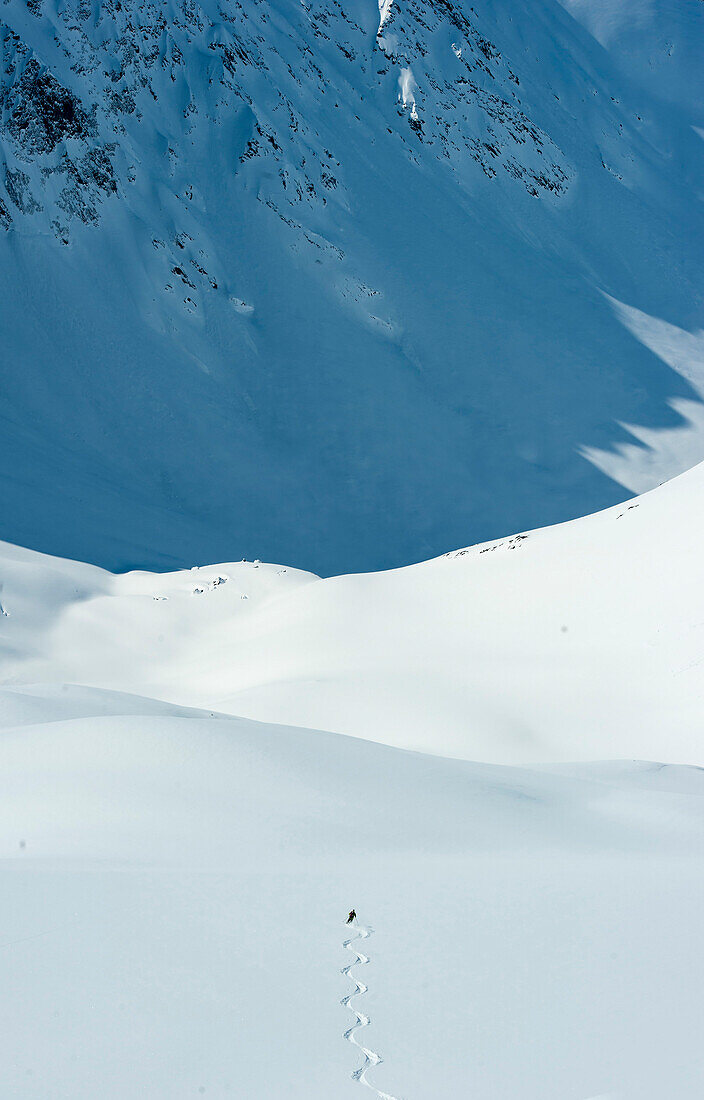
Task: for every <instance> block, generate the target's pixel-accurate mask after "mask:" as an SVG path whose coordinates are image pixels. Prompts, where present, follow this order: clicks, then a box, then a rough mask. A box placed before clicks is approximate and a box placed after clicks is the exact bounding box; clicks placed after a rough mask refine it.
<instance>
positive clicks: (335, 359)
mask: <svg viewBox="0 0 704 1100" xmlns="http://www.w3.org/2000/svg"><path fill="white" fill-rule="evenodd" d="M697 9H698V5H696V4H694V3H690V4H684V5H682V4H678V5H677V14H676V16H675V15H673V12H674V5H672V4H670V3H668V4H664V3H663V4H661V5H659V6H658V5H656V6H654V7H653V6H649V7H648V9H647V10H645V9H644V12H643V13H641V16H642V17H641V18H640V22H639V24H638V27H639V28H640V29H639V34H640V36H641V37H640V38H637V37H636V45H635V46H634V47H633V48H632V49H630V50H626V49H625V47H623V41H624V38H627V34H626V32H625V31H624V30H623V27H622V25H619V26H620V30H619V27H617V26H616V24H615V21H614V20H615V15H614V13H615V14H616V15H617V14H618V13H619V12H620V7H619V5H618V4H615V3H614V4H612V5H611V7H610V8H608V10H607V7H606V6H605V4H603V3H602V5H601V8H599V10H598V11H596V14H595V9H592V8H590V7H588V6H587V5H585V4H583V3H579V4H578V3H576V2H575V3H572V4H570V5H569V6H568V7H562V6H560V5H559V4H558V3H557V2H556V0H530V2H529V3H526V4H522V5H514V4H511V3H509V0H497V2H494V3H481V4H480V3H477V4H476V5H474V6H470V5H469V4H468V3H466V2H464V3H452V2H451V0H380V3H379V5H378V6H377V4H376V3H375V0H351V2H350V3H346V4H344V5H342V4H340V3H337V2H336V0H325V2H321V3H302V2H298V0H261V2H255V0H246V2H245V0H243V2H242V3H233V2H231V0H221V2H217V0H204V2H203V3H201V4H198V3H194V2H192V0H185V2H177V0H165V2H163V3H149V4H145V3H137V2H136V0H128V2H122V0H115V2H109V3H93V4H87V3H85V2H83V0H81V2H79V3H74V2H65V3H59V2H57V0H44V2H42V0H33V2H31V3H28V4H27V3H24V2H22V0H5V3H4V5H2V6H0V20H1V21H2V23H1V25H0V34H1V38H2V71H1V72H0V290H1V293H2V303H3V304H2V310H1V317H0V340H1V341H2V343H1V346H2V375H3V388H2V397H1V400H2V417H3V431H2V434H1V436H0V456H1V460H2V467H3V473H4V477H3V481H2V487H1V490H0V492H1V493H2V498H1V504H2V508H1V512H0V514H1V515H2V524H1V526H0V534H2V536H3V537H4V538H7V539H11V540H12V541H15V542H22V543H25V544H27V545H30V546H33V547H35V548H37V549H41V550H45V551H49V552H52V553H57V554H62V555H67V556H71V557H77V558H81V559H83V560H86V559H88V560H92V561H93V562H96V563H98V564H101V565H106V566H109V567H111V568H124V567H126V566H134V565H143V566H151V567H158V566H161V565H164V564H166V563H175V564H179V565H182V564H190V563H191V562H192V561H194V560H210V561H212V560H230V559H232V558H234V557H236V556H240V555H247V556H249V557H254V556H255V555H256V556H260V557H266V558H268V559H270V560H285V561H290V562H292V563H294V564H296V565H300V566H303V567H306V568H310V569H314V570H316V571H317V572H323V573H330V572H340V571H344V570H354V569H368V568H376V567H382V566H388V565H394V564H399V563H402V562H406V561H409V560H412V559H417V558H421V557H427V556H430V555H431V554H433V553H438V552H441V551H444V550H448V549H450V548H452V547H454V546H457V545H466V544H467V543H469V542H471V541H476V540H479V539H484V538H489V537H492V536H493V535H495V534H499V533H502V532H503V531H504V530H507V529H514V530H515V529H518V528H521V527H529V526H535V525H536V524H541V523H547V522H552V521H555V520H558V519H564V518H569V517H570V516H572V515H575V514H578V513H580V512H585V511H588V510H592V509H595V508H597V507H600V506H604V505H608V504H610V503H613V502H614V501H616V500H618V499H622V498H623V497H624V496H626V495H627V493H628V492H629V491H631V490H642V489H645V488H648V487H650V486H651V485H653V484H656V483H657V482H658V481H660V480H662V479H663V478H664V477H666V476H670V475H671V474H674V473H676V472H678V471H679V470H680V469H683V468H684V467H685V466H687V465H690V464H692V463H693V462H694V461H696V460H697V459H699V458H700V457H701V456H702V455H704V405H702V402H701V397H702V395H704V366H703V365H702V363H703V361H704V356H703V355H702V344H701V338H698V337H697V335H696V330H697V327H698V325H699V324H700V323H701V321H700V318H701V292H700V289H699V285H698V282H697V279H698V272H697V263H698V260H699V258H700V255H701V245H702V239H703V237H704V233H702V214H701V202H700V196H699V193H698V187H699V186H700V185H699V183H698V180H699V179H700V174H699V172H700V168H701V157H702V152H703V151H704V147H703V146H702V141H701V136H700V135H699V133H698V132H697V130H696V127H697V126H702V125H704V120H702V118H701V116H700V115H698V114H697V111H698V110H699V105H698V102H697V100H696V97H695V96H694V95H692V97H691V107H690V106H689V100H688V99H687V95H686V90H685V91H683V90H682V88H681V87H680V85H678V84H677V81H676V80H675V81H674V83H673V81H669V80H667V79H665V78H664V77H663V75H662V73H663V72H665V73H667V72H668V71H672V72H673V73H675V74H676V75H677V77H678V79H680V80H681V79H682V73H689V72H691V73H695V72H696V69H695V68H694V66H693V65H691V66H690V63H689V62H688V61H687V58H686V57H685V58H684V60H683V59H682V52H683V51H682V50H679V51H678V50H676V49H674V45H673V43H676V44H677V45H678V46H679V45H682V46H683V48H684V51H685V52H686V49H687V45H686V44H687V43H689V48H690V49H691V50H692V51H694V50H695V49H696V43H697V42H701V17H700V14H699V11H698V10H697ZM585 10H586V15H585ZM605 11H606V14H607V15H608V14H609V12H610V13H611V15H612V16H613V18H611V19H610V20H609V19H606V21H605V16H604V12H605ZM597 16H599V19H597ZM673 19H676V25H675V24H673V23H672V20H673ZM648 20H649V22H648ZM671 26H672V27H673V32H672V36H671V39H668V37H667V32H668V28H670V27H671ZM604 27H606V30H604ZM614 28H615V29H614ZM607 32H608V33H607ZM617 32H618V33H617ZM675 32H676V34H675ZM609 35H610V36H611V37H609ZM661 35H662V38H661V37H660V36H661ZM677 36H679V37H677ZM641 40H642V41H641ZM643 43H644V44H643ZM653 59H656V60H657V62H658V64H659V65H660V68H659V69H658V70H657V79H655V78H653V77H652V73H653V71H654V62H653ZM668 65H669V66H670V69H668ZM674 86H676V87H677V89H678V91H677V92H676V93H675V92H673V90H672V89H673V87H674Z"/></svg>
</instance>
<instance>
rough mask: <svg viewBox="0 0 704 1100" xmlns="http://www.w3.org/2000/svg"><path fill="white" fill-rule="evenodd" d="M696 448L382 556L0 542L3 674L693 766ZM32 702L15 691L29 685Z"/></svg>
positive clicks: (703, 700)
mask: <svg viewBox="0 0 704 1100" xmlns="http://www.w3.org/2000/svg"><path fill="white" fill-rule="evenodd" d="M703 492H704V465H703V466H699V467H697V468H695V469H694V470H691V471H689V472H688V473H687V474H684V475H682V476H681V477H679V478H676V479H675V480H673V481H671V482H668V483H667V484H666V485H664V486H662V487H661V488H659V489H656V490H654V491H652V492H650V493H647V494H645V495H644V496H642V497H639V498H638V499H636V500H633V501H631V502H630V503H627V504H624V505H621V506H619V507H617V508H613V509H610V510H608V511H606V512H601V513H597V514H595V515H593V516H588V517H586V518H584V519H581V520H577V521H574V522H571V523H566V524H562V525H560V526H557V527H551V528H546V529H543V530H539V531H532V532H526V533H523V534H519V535H515V536H513V537H507V538H504V539H499V540H497V541H496V542H494V543H487V544H484V545H480V546H475V547H471V548H470V549H468V550H462V551H458V552H455V553H451V554H447V555H445V556H444V557H442V558H437V559H435V560H434V561H429V562H425V563H423V564H422V565H417V566H413V567H410V568H405V569H398V570H393V571H391V572H387V573H376V574H355V575H349V576H343V577H334V578H329V579H325V580H320V579H318V578H316V577H314V576H313V575H312V574H308V573H302V572H300V571H298V570H293V569H286V568H284V567H281V566H274V565H264V564H260V563H258V562H241V563H238V564H228V565H217V566H208V567H205V568H194V569H192V570H189V571H183V572H179V573H170V574H149V573H128V574H125V575H118V576H114V575H112V574H110V573H107V572H104V571H103V570H100V569H96V568H95V567H91V566H84V565H79V564H76V563H69V562H63V561H59V560H57V559H50V558H46V557H43V556H41V555H38V554H34V553H30V552H29V551H23V550H16V549H14V548H9V547H7V548H5V550H4V551H3V557H2V571H3V590H2V593H0V598H1V599H2V603H3V607H4V608H5V610H6V612H7V617H5V618H4V619H3V620H2V624H3V627H4V629H3V634H4V637H5V638H6V649H5V657H4V661H3V667H4V680H5V682H6V683H8V684H13V683H17V684H41V683H48V684H55V683H69V684H70V683H73V684H83V685H85V686H91V687H94V688H101V689H107V690H109V691H118V692H128V693H133V694H137V695H142V696H147V697H149V698H155V699H161V700H164V701H166V702H169V703H174V704H177V705H180V706H189V707H197V708H205V709H207V710H215V711H218V712H221V713H222V712H225V713H231V714H236V715H239V716H244V717H249V718H254V719H258V720H263V721H266V722H276V723H283V724H287V725H296V726H304V727H314V728H319V729H323V730H328V731H334V732H339V733H346V734H353V735H355V736H357V737H364V738H369V739H372V740H375V741H380V742H384V743H386V744H389V745H397V746H399V747H402V748H412V749H417V750H421V751H424V752H430V753H436V754H437V753H440V754H443V755H447V756H456V757H461V758H464V759H468V760H485V761H492V762H495V763H511V764H515V763H527V762H536V761H538V762H543V761H546V760H548V761H574V760H600V759H615V758H618V759H620V758H638V759H643V758H644V759H652V760H659V761H664V762H672V763H677V764H695V765H704V743H703V742H702V715H703V714H704V558H703V557H702V554H701V531H702V525H701V519H700V514H699V513H700V509H699V505H698V501H699V499H700V497H701V495H702V493H703ZM33 706H36V704H33Z"/></svg>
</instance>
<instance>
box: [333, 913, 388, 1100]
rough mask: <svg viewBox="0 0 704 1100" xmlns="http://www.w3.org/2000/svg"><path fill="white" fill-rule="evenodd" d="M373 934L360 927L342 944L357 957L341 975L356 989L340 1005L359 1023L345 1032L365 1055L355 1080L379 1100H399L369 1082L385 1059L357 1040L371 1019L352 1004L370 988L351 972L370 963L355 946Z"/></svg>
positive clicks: (343, 969)
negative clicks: (357, 941)
mask: <svg viewBox="0 0 704 1100" xmlns="http://www.w3.org/2000/svg"><path fill="white" fill-rule="evenodd" d="M373 932H374V929H373V928H371V927H370V926H369V925H367V926H365V925H363V924H362V925H359V926H358V931H357V934H356V935H355V936H352V938H351V939H349V940H345V941H344V942H343V944H342V946H343V947H344V948H345V950H347V951H351V952H352V954H353V955H354V956H355V960H354V962H351V963H350V964H349V966H343V968H342V970H341V971H340V973H341V974H345V975H347V977H348V978H349V979H350V981H352V982H354V984H355V987H356V988H355V990H354V993H348V995H347V996H346V997H343V998H342V1000H341V1001H340V1004H341V1005H344V1006H345V1008H349V1010H350V1012H353V1013H354V1015H355V1016H356V1017H357V1022H356V1023H354V1024H352V1027H350V1028H348V1029H347V1031H346V1032H345V1039H347V1041H348V1042H349V1043H352V1045H353V1046H356V1047H357V1049H358V1050H359V1051H361V1053H362V1054H363V1055H364V1062H363V1063H362V1065H361V1066H360V1067H359V1069H356V1070H355V1071H354V1073H353V1074H352V1077H353V1079H354V1080H355V1081H359V1083H360V1085H364V1086H365V1087H366V1088H368V1089H371V1090H372V1092H374V1093H376V1096H377V1098H378V1100H397V1098H396V1097H395V1096H391V1094H390V1093H388V1092H380V1091H379V1089H377V1088H375V1087H374V1085H372V1083H371V1082H370V1081H368V1080H367V1072H368V1071H369V1070H370V1069H372V1068H373V1067H374V1066H378V1065H379V1064H380V1063H381V1062H382V1061H383V1058H382V1057H381V1055H380V1054H377V1052H376V1051H375V1050H370V1049H369V1047H365V1046H363V1045H362V1043H360V1042H359V1040H358V1039H357V1032H358V1031H359V1030H361V1028H363V1027H368V1026H369V1017H368V1016H365V1015H364V1013H363V1012H360V1011H359V1010H358V1009H356V1008H355V1007H354V1005H353V1004H352V1003H351V1002H352V1000H353V999H354V998H355V997H361V996H363V995H364V994H365V993H366V992H367V989H368V986H366V985H365V984H364V982H360V981H359V979H358V978H355V977H354V976H353V975H352V973H351V971H352V969H353V968H354V967H355V966H366V964H367V963H368V962H369V957H368V956H367V955H364V954H363V953H362V952H361V951H357V949H356V947H354V946H353V945H354V942H355V940H368V939H369V937H370V936H371V935H372V933H373Z"/></svg>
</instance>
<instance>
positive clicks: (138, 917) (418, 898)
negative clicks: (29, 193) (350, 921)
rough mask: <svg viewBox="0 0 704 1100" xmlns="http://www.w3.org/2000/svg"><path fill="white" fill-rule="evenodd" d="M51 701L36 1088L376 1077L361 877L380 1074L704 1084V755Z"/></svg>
mask: <svg viewBox="0 0 704 1100" xmlns="http://www.w3.org/2000/svg"><path fill="white" fill-rule="evenodd" d="M39 705H40V706H41V707H47V706H48V703H47V699H46V697H45V698H44V699H43V700H41V701H40V704H39ZM33 714H34V717H33V722H32V723H31V724H24V725H21V726H19V727H17V726H14V725H11V726H9V727H8V728H5V729H3V731H2V737H1V738H0V885H1V886H2V894H3V913H2V920H1V926H2V928H1V935H0V953H1V957H2V967H3V985H4V997H3V999H2V1005H3V1011H2V1051H3V1083H2V1095H3V1098H6V1100H47V1097H50V1096H51V1097H70V1098H71V1100H94V1098H95V1096H96V1095H100V1096H102V1097H105V1100H125V1097H128V1096H129V1097H134V1098H135V1100H187V1098H190V1097H196V1098H197V1097H201V1096H205V1097H211V1098H212V1100H231V1098H238V1100H239V1098H241V1097H272V1098H276V1100H279V1098H284V1097H285V1098H286V1100H324V1098H329V1097H331V1096H334V1097H339V1098H340V1100H354V1097H357V1098H358V1100H361V1097H362V1096H374V1095H375V1093H374V1091H373V1090H372V1091H371V1092H370V1091H369V1090H368V1089H364V1088H363V1087H362V1086H361V1085H360V1084H359V1083H358V1082H357V1081H355V1080H353V1078H352V1073H353V1072H354V1071H355V1070H356V1069H357V1068H358V1067H359V1066H360V1065H361V1064H362V1058H361V1056H360V1055H359V1053H358V1052H357V1051H355V1049H354V1048H353V1047H352V1046H351V1044H350V1043H349V1042H345V1039H344V1033H345V1031H346V1029H347V1028H349V1027H350V1025H351V1024H352V1022H353V1017H352V1015H351V1013H350V1011H349V1009H348V1008H345V1007H343V1006H341V1004H340V1001H341V999H342V998H343V997H345V996H346V995H347V994H348V993H349V992H350V991H351V990H352V988H353V986H352V984H351V982H350V979H349V978H348V977H346V976H345V975H343V974H341V973H340V971H341V969H342V968H343V967H344V966H345V964H346V963H349V961H350V957H349V954H348V953H347V952H345V951H344V950H343V949H342V942H343V940H344V939H345V938H347V936H349V934H350V933H349V932H348V931H347V930H346V929H345V925H344V919H345V917H346V915H347V912H348V910H349V909H350V908H351V907H352V906H355V907H356V909H357V913H358V915H359V917H360V919H361V921H363V922H365V923H369V924H371V925H372V927H373V928H374V929H375V932H374V935H373V937H371V938H370V939H368V940H367V941H365V945H364V948H363V950H364V952H365V953H366V954H367V955H368V957H369V958H370V963H369V965H368V966H365V967H364V970H363V972H362V973H360V972H359V970H358V971H357V974H358V976H359V978H360V980H363V981H364V983H365V984H366V985H367V986H368V992H367V993H366V994H364V998H363V1000H362V999H360V998H358V999H357V1001H356V1004H357V1007H358V1008H359V1010H360V1011H363V1012H364V1013H365V1014H366V1015H367V1016H368V1017H369V1018H370V1021H371V1022H370V1024H369V1026H368V1028H365V1030H364V1033H363V1036H360V1038H361V1039H363V1041H364V1044H365V1045H366V1046H368V1047H369V1048H370V1049H373V1050H374V1051H376V1052H378V1053H379V1054H380V1055H381V1057H382V1058H383V1063H382V1064H381V1065H378V1066H377V1067H375V1068H374V1069H373V1070H372V1071H371V1072H370V1073H369V1083H370V1084H371V1085H372V1086H373V1088H378V1089H380V1090H383V1092H384V1093H385V1094H387V1095H388V1096H391V1097H393V1098H396V1100H401V1098H407V1100H437V1097H438V1096H439V1095H442V1096H443V1097H444V1098H447V1100H465V1098H466V1097H467V1096H468V1095H471V1096H472V1097H476V1098H477V1100H519V1098H520V1100H566V1098H573V1100H596V1098H597V1097H604V1096H609V1097H613V1098H618V1100H666V1098H668V1100H669V1098H672V1097H677V1100H698V1098H699V1097H700V1096H701V1094H702V1088H704V1068H703V1066H702V1058H701V1018H702V1013H703V1012H704V1000H703V998H704V992H703V991H704V970H703V967H702V959H703V956H702V947H701V927H702V918H703V917H704V898H703V894H702V885H701V884H702V865H703V856H704V851H703V849H702V843H703V837H704V830H702V811H703V809H704V787H703V775H704V773H702V772H701V771H699V770H697V769H686V768H674V767H670V768H666V767H663V766H661V765H632V764H631V765H621V766H612V767H610V768H605V767H603V766H602V767H600V768H598V769H597V768H594V767H587V766H584V765H583V766H582V767H581V768H578V769H576V770H574V769H573V770H572V773H571V774H566V773H559V772H558V773H554V772H550V771H520V770H517V769H509V768H497V767H488V766H479V765H473V764H468V763H465V762H462V761H456V760H442V759H438V758H436V757H431V756H422V755H419V754H415V753H408V752H402V751H400V750H398V749H391V748H387V747H384V746H380V745H374V744H370V743H366V742H363V741H359V740H355V739H352V738H344V737H338V736H335V735H332V734H324V733H315V732H312V731H309V730H295V729H284V728H281V727H279V728H273V727H267V726H266V725H258V724H256V723H252V722H247V721H243V720H238V719H234V718H219V717H213V718H211V717H210V716H209V715H208V714H203V715H201V716H200V717H195V716H193V715H192V714H189V713H182V714H178V713H175V712H174V710H173V708H170V707H168V706H166V705H164V706H163V710H162V712H161V713H159V712H158V711H157V710H155V707H154V704H153V702H151V701H145V702H143V705H142V709H141V711H140V707H139V702H138V701H137V700H135V699H134V698H132V699H130V700H128V701H126V702H124V703H122V704H121V703H120V701H119V700H118V699H117V698H116V697H114V696H113V697H112V698H108V699H106V698H104V697H102V693H100V692H94V693H92V696H89V693H76V692H71V691H69V692H67V693H66V699H65V700H64V702H63V704H62V707H61V711H60V712H57V714H56V720H54V721H52V720H51V718H50V716H49V711H48V710H45V712H44V717H43V719H42V720H41V721H40V722H38V721H37V712H36V711H34V712H33ZM20 717H21V715H20V714H19V711H17V712H16V713H15V716H14V717H13V722H14V721H16V720H19V718H20ZM27 717H29V714H28V713H27Z"/></svg>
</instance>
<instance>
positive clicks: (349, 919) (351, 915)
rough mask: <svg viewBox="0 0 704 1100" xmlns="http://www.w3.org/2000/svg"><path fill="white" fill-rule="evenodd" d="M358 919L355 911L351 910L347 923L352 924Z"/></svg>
mask: <svg viewBox="0 0 704 1100" xmlns="http://www.w3.org/2000/svg"><path fill="white" fill-rule="evenodd" d="M356 919H357V914H356V913H355V911H354V909H350V915H349V917H348V918H347V923H348V924H352V921H353V920H356Z"/></svg>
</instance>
